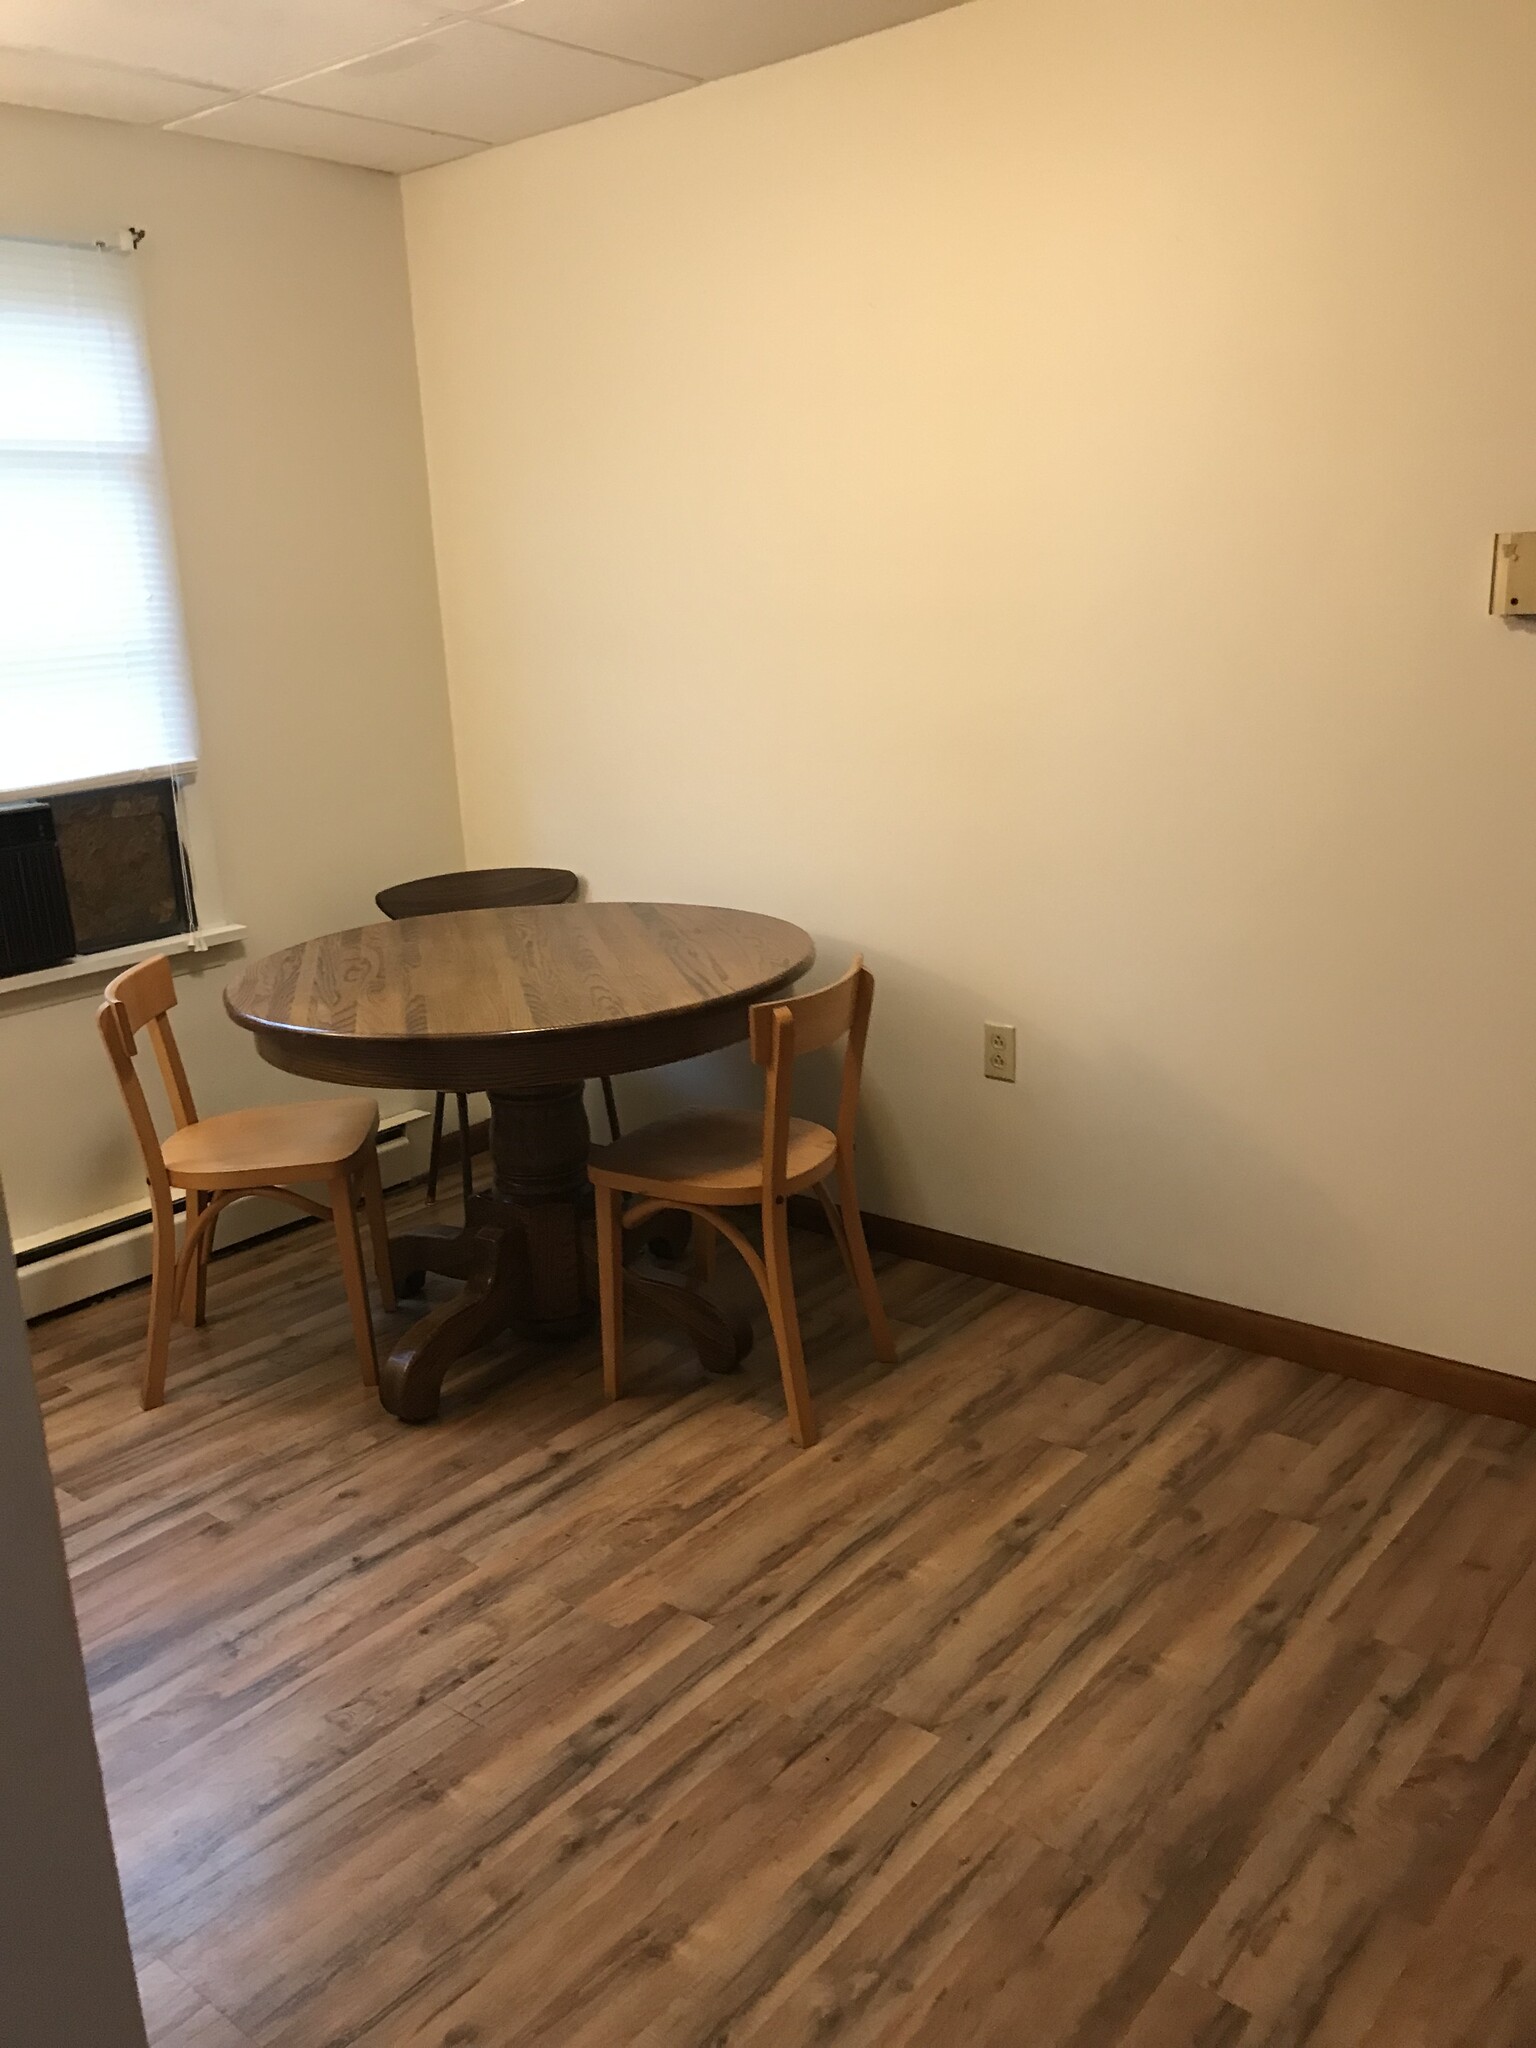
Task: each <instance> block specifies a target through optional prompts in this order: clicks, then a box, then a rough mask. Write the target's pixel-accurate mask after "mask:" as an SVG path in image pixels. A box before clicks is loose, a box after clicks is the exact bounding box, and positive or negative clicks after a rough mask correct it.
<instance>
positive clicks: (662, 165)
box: [405, 0, 1536, 1374]
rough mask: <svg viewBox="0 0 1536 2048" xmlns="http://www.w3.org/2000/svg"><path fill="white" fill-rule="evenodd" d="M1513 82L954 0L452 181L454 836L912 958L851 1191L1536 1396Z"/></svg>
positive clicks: (1531, 780)
mask: <svg viewBox="0 0 1536 2048" xmlns="http://www.w3.org/2000/svg"><path fill="white" fill-rule="evenodd" d="M1533 75H1536V13H1533V12H1532V10H1531V9H1530V8H1529V7H1528V6H1526V5H1524V4H1523V0H1461V4H1460V5H1458V6H1456V7H1448V6H1445V5H1444V4H1443V0H1290V4H1289V5H1287V6H1285V7H1271V8H1247V7H1233V6H1231V5H1229V4H1226V0H1162V4H1159V5H1157V6H1154V7H1149V6H1147V5H1146V4H1145V0H1103V4H1100V5H1098V6H1095V7H1093V8H1084V7H1081V6H1079V5H1077V4H1075V0H974V4H973V5H971V6H969V7H965V8H961V9H959V10H957V11H954V12H950V13H945V14H942V15H939V16H937V17H936V18H934V19H931V20H928V21H924V22H921V23H918V24H916V25H914V26H912V27H908V28H903V29H898V30H895V31H893V32H891V33H888V34H885V35H881V36H876V37H873V38H871V39H869V40H867V41H863V42H859V43H856V44H853V45H851V46H848V47H845V48H842V49H838V50H833V51H829V52H826V53H824V54H821V55H818V56H815V57H811V58H807V59H804V60H801V61H799V62H797V63H794V64H790V65H786V66H783V67H780V68H778V69H775V70H771V71H764V72H758V73H755V74H753V75H751V76H749V77H744V78H738V79H733V80H730V81H727V82H725V83H723V84H719V85H715V86H711V87H707V88H705V89H703V90H701V91H698V92H692V93H688V94H684V95H681V96H679V97H678V98H676V99H673V100H669V101H666V102H663V103H661V104H659V105H655V106H651V107H646V108H642V109H640V110H638V111H636V112H632V113H626V114H624V115H621V116H618V117H615V118H612V119H609V120H605V121H598V122H594V123H592V124H590V125H588V126H586V127H583V128H580V129H576V130H572V131H569V132H566V133H563V134H557V135H552V136H548V137H545V138H542V139H540V140H537V141H532V142H528V143H525V144H520V145H517V146H515V147H512V148H509V149H504V150H499V151H495V152H491V153H488V154H486V155H482V156H478V157H472V158H470V159H468V160H466V161H464V162H461V163H457V164H454V165H451V166H448V167H446V168H443V169H439V170H434V171H430V172H426V173H423V174H420V175H418V176H416V177H414V178H412V179H410V180H408V181H407V183H406V194H405V197H406V225H407V237H408V243H409V250H410V262H411V281H412V294H413V301H414V306H415V319H416V335H417V350H418V358H419V363H420V368H421V374H422V379H423V393H424V409H425V419H426V428H427V444H428V463H429V472H430V477H431V487H432V501H433V516H434V525H435V530H436V538H437V552H438V564H439V576H440V585H441V590H442V598H443V605H444V612H445V631H446V640H447V649H448V662H449V681H450V691H451V695H452V701H453V714H454V723H455V731H456V735H457V746H458V763H459V775H460V782H461V792H462V802H463V809H464V818H465V829H466V836H467V842H468V852H469V856H470V858H471V859H472V860H476V861H480V860H503V859H529V860H549V861H560V862H568V863H570V864H573V865H576V866H578V867H581V868H584V869H585V870H586V871H587V873H588V874H589V875H590V877H591V880H592V884H593V888H594V891H595V893H598V894H608V895H621V894H623V895H635V896H646V895H651V896H658V897H678V898H693V899H704V900H710V899H713V900H718V901H725V902H730V903H736V904H741V905H749V906H755V907H759V908H762V909H765V910H772V911H776V912H779V913H782V914H783V915H785V916H789V917H794V918H798V919H800V920H802V921H803V922H804V923H806V924H807V925H808V926H810V927H811V928H812V929H813V930H814V931H815V932H816V933H817V935H818V937H819V940H820V943H821V946H822V962H823V964H824V966H825V967H827V968H828V969H832V968H837V967H840V966H841V964H842V963H843V961H844V959H845V958H846V956H847V955H848V953H849V951H850V950H851V949H852V948H853V947H854V946H855V945H860V946H863V947H864V948H865V949H867V951H868V953H869V955H870V957H871V961H872V964H873V965H874V967H875V968H876V970H877V973H878V975H879V980H880V995H879V999H878V1001H877V1004H876V1011H875V1027H874V1036H873V1040H872V1052H871V1070H870V1088H869V1105H868V1119H867V1141H866V1167H865V1177H866V1198H867V1199H868V1201H869V1202H870V1204H871V1206H874V1207H877V1208H880V1209H883V1210H888V1211H894V1212H896V1213H898V1214H900V1215H903V1216H906V1217H909V1218H915V1219H918V1220H921V1221H923V1222H927V1223H932V1224H936V1225H940V1226H943V1227H945V1228H948V1229H951V1230H956V1231H961V1232H966V1233H971V1234H974V1235H977V1236H980V1237H984V1238H990V1239H994V1240H1001V1241H1003V1242H1006V1243H1009V1244H1013V1245H1020V1246H1025V1247H1028V1248H1030V1249H1032V1250H1035V1251H1039V1252H1044V1253H1049V1254H1052V1255H1055V1256H1058V1257H1062V1258H1066V1259H1070V1260H1077V1261H1081V1262H1084V1263H1087V1264H1090V1265H1094V1266H1098V1267H1103V1268H1108V1269H1110V1270H1112V1271H1115V1272H1119V1273H1124V1274H1130V1275H1135V1276H1138V1277H1141V1278H1145V1279H1149V1280H1153V1281H1159V1282H1163V1283H1166V1284H1168V1285H1172V1286H1175V1287H1182V1288H1189V1289H1194V1290H1196V1291H1198V1292H1201V1293H1205V1294H1210V1295H1215V1296H1219V1297H1223V1298H1226V1299H1229V1300H1234V1301H1239V1302H1243V1303H1248V1304H1251V1305H1253V1306H1256V1307H1260V1308H1264V1309H1269V1310H1274V1311H1278V1312H1282V1313H1285V1314H1289V1315H1293V1316H1298V1317H1303V1318H1306V1319H1308V1320H1312V1321H1317V1322H1321V1323H1325V1324H1331V1325H1335V1326H1339V1327H1342V1328H1345V1329H1348V1330H1353V1331H1359V1332H1365V1333H1367V1334H1369V1335H1372V1336H1375V1337H1380V1338H1386V1339H1391V1340H1395V1341H1397V1342H1400V1343H1404V1344H1409V1345H1415V1346H1423V1347H1425V1348H1427V1349H1430V1350H1433V1351H1438V1352H1444V1353H1449V1354H1452V1355H1454V1356H1457V1357H1460V1358H1465V1359H1470V1360H1473V1361H1476V1362H1478V1363H1480V1364H1483V1365H1487V1366H1494V1367H1500V1368H1503V1369H1505V1370H1508V1371H1512V1372H1518V1373H1527V1374H1532V1373H1536V1347H1533V1343H1532V1332H1533V1326H1536V1283H1533V1273H1536V1260H1533V1257H1532V1249H1531V1248H1532V1246H1533V1244H1536V1085H1533V1083H1536V1074H1533V1060H1536V916H1533V910H1532V906H1533V903H1536V803H1533V790H1536V640H1533V639H1532V638H1530V637H1529V636H1528V635H1527V634H1525V633H1522V632H1521V631H1519V630H1517V629H1511V628H1509V627H1507V626H1505V625H1503V624H1501V623H1497V622H1495V621H1493V620H1491V619H1490V618H1489V617H1488V616H1487V609H1486V607H1487V582H1488V564H1489V558H1490V551H1491V537H1492V535H1493V533H1494V531H1495V530H1496V529H1498V528H1500V527H1509V526H1525V525H1532V524H1536V404H1533V402H1532V401H1533V395H1536V394H1533V368H1532V366H1533V362H1536V272H1533V269H1532V266H1531V264H1530V262H1529V261H1528V256H1529V247H1528V244H1529V213H1530V195H1531V193H1532V191H1533V189H1536V128H1533V126H1532V123H1531V118H1530V103H1529V81H1530V79H1531V77H1532V76H1533ZM985 1018H999V1019H1004V1020H1013V1021H1016V1023H1017V1025H1018V1029H1019V1064H1020V1080H1019V1083H1018V1085H1017V1086H1016V1087H1013V1088H1009V1087H1006V1086H1002V1085H999V1084H997V1083H991V1082H987V1081H985V1080H983V1079H982V1077H981V1072H980V1044H981V1026H982V1021H983V1019H985Z"/></svg>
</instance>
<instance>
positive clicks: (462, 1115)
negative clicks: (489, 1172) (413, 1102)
mask: <svg viewBox="0 0 1536 2048" xmlns="http://www.w3.org/2000/svg"><path fill="white" fill-rule="evenodd" d="M453 1099H454V1101H455V1103H456V1104H457V1105H458V1111H459V1185H460V1187H461V1188H462V1190H463V1193H464V1221H465V1222H466V1223H467V1222H468V1221H469V1205H470V1202H471V1200H472V1199H473V1197H474V1192H475V1162H474V1157H473V1155H472V1154H471V1152H470V1149H469V1097H468V1096H467V1095H455V1097H454V1098H453Z"/></svg>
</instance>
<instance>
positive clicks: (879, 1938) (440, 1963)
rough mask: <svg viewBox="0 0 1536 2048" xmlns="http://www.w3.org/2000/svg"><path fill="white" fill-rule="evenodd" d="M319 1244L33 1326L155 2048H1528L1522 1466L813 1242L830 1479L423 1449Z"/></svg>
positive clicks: (1444, 1418)
mask: <svg viewBox="0 0 1536 2048" xmlns="http://www.w3.org/2000/svg"><path fill="white" fill-rule="evenodd" d="M412 1199H414V1198H412ZM395 1206H396V1213H397V1214H399V1213H400V1204H399V1203H397V1204H396V1205H395ZM327 1236H328V1234H323V1233H321V1232H320V1231H318V1230H315V1231H305V1232H301V1233H298V1234H296V1235H293V1236H291V1237H288V1238H286V1239H283V1240H280V1241H277V1242H275V1243H272V1244H269V1245H267V1246H264V1247H259V1248H256V1249H253V1250H247V1251H243V1252H240V1253H238V1254H235V1255H233V1256H231V1257H230V1258H228V1259H225V1260H221V1261H220V1262H219V1263H218V1265H217V1266H216V1267H215V1269H214V1274H213V1280H212V1286H211V1290H210V1301H211V1308H212V1313H213V1318H214V1319H213V1321H212V1323H211V1325H210V1327H209V1328H208V1329H207V1330H206V1331H205V1332H201V1333H186V1334H184V1333H178V1334H177V1336H176V1338H175V1339H174V1341H173V1351H172V1363H171V1381H170V1387H171V1393H170V1403H169V1405H168V1406H167V1407H166V1408H165V1409H163V1410H162V1411H161V1412H160V1413H158V1414H156V1415H153V1416H145V1415H142V1414H141V1413H140V1412H139V1409H138V1407H137V1404H136V1401H135V1397H134V1382H135V1379H136V1376H137V1368H138V1356H139V1347H140V1344H141V1342H142V1329H143V1319H144V1311H145V1302H144V1296H143V1294H142V1293H134V1294H130V1295H126V1296H123V1297H120V1298H118V1299H116V1300H112V1301H108V1302H103V1303H100V1304H97V1305H96V1306H94V1307H91V1308H88V1309H85V1310H82V1311H80V1312H78V1313H76V1314H73V1315H71V1316H68V1317H66V1318H62V1319H59V1320H56V1321H53V1322H50V1323H47V1324H45V1325H42V1326H41V1327H40V1328H39V1329H38V1330H36V1331H35V1332H34V1336H35V1340H36V1351H37V1357H38V1365H39V1370H40V1375H41V1384H42V1389H43V1394H44V1398H45V1405H46V1409H47V1419H48V1431H49V1440H50V1445H51V1449H52V1455H53V1459H54V1469H55V1474H56V1477H57V1481H58V1485H59V1489H60V1499H61V1502H62V1506H63V1513H64V1519H65V1524H66V1529H67V1535H68V1541H69V1547H70V1552H71V1558H72V1565H73V1572H74V1584H75V1593H76V1599H77V1603H78V1607H79V1614H80V1621H81V1627H82V1631H83V1634H84V1638H85V1643H86V1650H87V1656H88V1661H89V1669H90V1677H91V1685H92V1690H93V1694H94V1698H95V1705H96V1714H97V1725H98V1729H99V1735H100V1743H101V1751H102V1760H103V1764H104V1767H105V1772H106V1779H107V1786H108V1792H109V1798H110V1804H111V1811H112V1818H113V1824H114V1829H115V1833H116V1839H117V1846H118V1853H119V1857H120V1860H121V1863H122V1868H123V1877H124V1883H125V1888H126V1892H127V1898H128V1909H129V1916H130V1921H131V1926H132V1932H133V1938H134V1942H135V1946H136V1950H137V1954H138V1957H139V1960H140V1965H141V1969H142V1974H143V1985H144V1993H145V2001H146V2006H147V2009H148V2012H149V2016H150V2022H151V2029H152V2039H153V2041H154V2043H155V2048H251V2044H257V2048H342V2044H354V2043H355V2044H365V2043H366V2044H368V2048H416V2044H423V2048H424V2044H431V2048H471V2044H473V2048H706V2044H708V2048H725V2044H730V2048H747V2044H752V2048H813V2044H827V2043H835V2044H837V2048H865V2044H876V2043H878V2044H882V2048H895V2044H898V2043H900V2044H910V2048H982V2044H986V2048H1281V2044H1291V2043H1302V2042H1305V2043H1309V2044H1313V2048H1452V2044H1462V2043H1465V2044H1468V2048H1472V2044H1475V2048H1529V2044H1530V2043H1532V2042H1536V1938H1533V1934H1536V1761H1533V1756H1536V1749H1533V1743H1536V1438H1533V1437H1532V1436H1531V1435H1529V1434H1528V1433H1526V1432H1525V1431H1523V1430H1521V1429H1519V1428H1517V1427H1515V1426H1514V1425H1511V1424H1506V1423H1500V1422H1490V1421H1487V1420H1483V1419H1479V1418H1477V1417H1473V1416H1468V1415H1464V1414H1460V1413H1457V1412H1455V1411H1453V1410H1451V1409H1448V1408H1439V1407H1435V1406H1431V1405H1429V1404H1426V1403H1422V1402H1418V1401H1415V1400H1412V1399H1410V1398H1409V1397H1407V1396H1403V1395H1396V1394H1392V1393H1388V1392H1384V1391H1380V1390H1376V1389H1372V1388H1368V1387H1363V1386H1358V1385H1353V1384H1351V1383H1349V1382H1347V1381H1343V1380H1335V1379H1331V1378H1329V1377H1327V1376H1325V1375H1323V1374H1320V1373H1316V1372H1311V1371H1308V1370H1306V1369H1305V1368H1303V1367H1300V1366H1294V1365H1288V1364H1282V1363H1279V1362H1277V1361H1275V1360H1273V1359H1259V1358H1252V1357H1248V1356H1246V1355H1244V1354H1241V1353H1238V1352H1234V1351H1230V1350H1223V1349H1221V1348H1219V1347H1216V1346H1213V1345H1211V1344H1207V1343H1204V1342H1201V1341H1198V1340H1196V1339H1193V1338H1186V1337H1180V1336H1171V1335H1168V1334H1167V1333H1165V1332H1162V1331H1158V1330H1153V1329H1148V1328H1145V1327H1142V1326H1139V1325H1135V1324H1131V1323H1127V1322H1122V1321H1118V1320H1116V1319H1114V1318H1112V1317H1109V1316H1106V1315H1102V1314H1098V1313H1095V1312H1092V1311H1089V1310H1084V1309H1077V1308H1071V1307H1067V1306H1065V1305H1063V1304H1062V1303H1060V1302H1056V1301H1051V1300H1046V1299H1044V1298H1042V1297H1040V1296H1035V1295H1026V1294H1015V1293H1010V1292H1008V1291H1006V1290H1004V1289H1002V1288H998V1287H991V1286H986V1285H983V1284H981V1283H978V1282H972V1281H968V1280H964V1279H958V1278H956V1277H954V1276H952V1275H946V1274H941V1273H938V1272H936V1271H934V1270H932V1269H930V1268H925V1267H921V1266H916V1265H910V1264H905V1265H903V1264H895V1265H891V1264H888V1265H886V1266H885V1268H884V1271H883V1276H882V1277H883V1285H884V1289H885V1292H886V1295H887V1299H888V1301H889V1304H890V1308H891V1311H892V1315H893V1319H894V1320H895V1322H896V1325H897V1329H898V1334H899V1337H900V1341H901V1350H902V1354H903V1356H902V1362H901V1364H900V1365H899V1366H897V1367H895V1368H894V1369H879V1368H875V1367H872V1366H871V1365H869V1364H868V1362H867V1351H866V1347H865V1338H864V1333H863V1330H862V1328H861V1326H860V1324H859V1321H858V1313H857V1308H856V1305H855V1303H854V1301H853V1299H852V1296H851V1294H850V1293H849V1292H848V1291H847V1290H846V1289H845V1287H844V1286H843V1284H842V1282H841V1279H840V1276H839V1275H838V1274H837V1273H836V1271H835V1269H833V1268H832V1266H831V1261H830V1253H829V1248H828V1247H827V1246H825V1245H823V1244H821V1243H819V1242H817V1241H815V1240H807V1241H806V1242H805V1243H804V1244H803V1245H802V1246H801V1247H800V1248H799V1251H798V1252H797V1257H798V1258H799V1259H800V1263H801V1270H802V1279H803V1299H804V1306H805V1321H806V1334H807V1340H808V1349H809V1353H810V1358H811V1372H812V1381H813V1384H814V1385H815V1387H816V1389H817V1396H818V1400H819V1402H820V1406H821V1412H822V1417H823V1421H824V1425H825V1435H824V1438H823V1441H822V1443H821V1444H820V1445H819V1446H818V1448H816V1449H815V1450H813V1451H810V1452H805V1453H797V1452H796V1451H794V1450H793V1449H792V1448H791V1446H790V1444H789V1442H788V1439H787V1437H786V1435H785V1429H784V1420H783V1411H782V1405H781V1401H780V1398H779V1394H778V1388H777V1381H776V1376H775V1374H774V1370H773V1366H772V1361H771V1356H770V1354H769V1352H768V1347H767V1345H766V1343H760V1344H759V1346H758V1349H757V1351H756V1352H755V1353H754V1355H753V1357H752V1359H751V1360H750V1361H749V1364H748V1367H747V1370H746V1372H745V1374H744V1375H743V1376H742V1377H740V1378H738V1379H735V1380H731V1381H707V1380H705V1379H704V1378H703V1377H702V1375H701V1374H700V1373H699V1372H698V1370H697V1368H695V1367H693V1366H691V1365H690V1364H689V1363H688V1361H687V1360H686V1358H685V1357H684V1356H683V1355H682V1354H681V1353H680V1352H678V1351H676V1350H674V1349H673V1348H672V1347H671V1346H670V1345H668V1344H663V1343H662V1342H660V1341H659V1340H658V1341H654V1342H652V1343H650V1344H648V1345H647V1344H641V1345H638V1346H637V1348H636V1354H635V1364H636V1367H637V1371H638V1374H639V1377H640V1381H641V1384H642V1386H643V1391H642V1392H641V1393H640V1394H639V1395H638V1396H637V1397H636V1398H634V1399H632V1400H629V1401H626V1402H625V1403H624V1404H623V1405H622V1406H620V1407H618V1408H616V1409H605V1408H604V1407H603V1406H602V1404H601V1402H600V1399H599V1390H598V1376H597V1366H596V1350H595V1345H594V1344H592V1343H590V1342H589V1343H583V1344H580V1345H576V1346H572V1347H571V1348H569V1349H567V1350H564V1351H558V1352H534V1353H531V1354H530V1355H529V1358H528V1360H527V1361H526V1363H525V1369H523V1370H522V1371H521V1372H520V1374H519V1375H518V1376H516V1377H508V1376H507V1375H506V1371H505V1361H503V1362H502V1363H501V1364H500V1365H499V1366H496V1367H487V1368H486V1369H485V1370H483V1371H478V1372H475V1373H472V1374H470V1375H468V1376H463V1375H461V1376H460V1377H459V1378H458V1379H457V1380H456V1381H451V1382H450V1388H449V1394H448V1399H447V1402H446V1405H445V1410H444V1414H443V1417H442V1420H441V1421H440V1422H439V1423H438V1424H436V1425H434V1426H431V1427H428V1428H425V1429H420V1430H409V1429H405V1428H402V1427H401V1426H400V1425H398V1424H396V1423H394V1422H392V1421H391V1420H389V1419H388V1418H387V1417H386V1416H384V1415H383V1414H382V1413H381V1411H380V1410H379V1409H378V1407H377V1406H376V1405H375V1403H374V1402H373V1400H372V1399H371V1398H370V1397H369V1396H367V1395H365V1394H364V1392H363V1391H362V1390H361V1388H360V1387H359V1385H358V1384H357V1382H356V1379H355V1377H354V1372H355V1368H354V1366H353V1363H352V1359H351V1355H350V1345H349V1342H348V1335H347V1321H346V1312H345V1308H344V1305H343V1301H342V1294H341V1286H340V1281H339V1279H338V1277H337V1275H336V1271H335V1266H334V1262H333V1258H332V1253H331V1250H330V1246H329V1243H328V1241H327ZM81 2048H86V2044H81Z"/></svg>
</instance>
